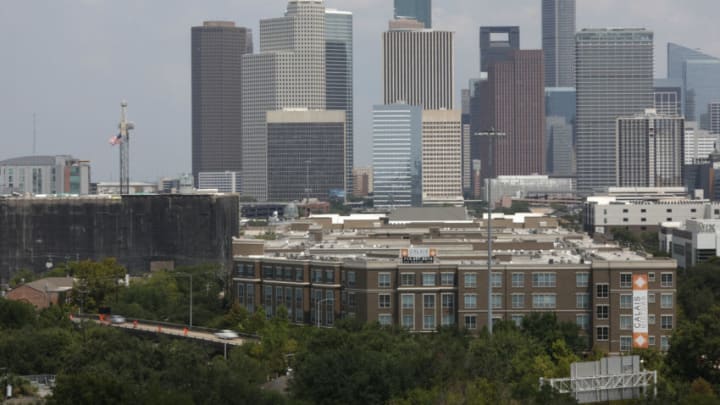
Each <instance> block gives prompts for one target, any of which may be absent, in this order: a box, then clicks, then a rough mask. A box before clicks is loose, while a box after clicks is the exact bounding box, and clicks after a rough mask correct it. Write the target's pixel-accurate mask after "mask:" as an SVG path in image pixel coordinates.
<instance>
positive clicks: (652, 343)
mask: <svg viewBox="0 0 720 405" xmlns="http://www.w3.org/2000/svg"><path fill="white" fill-rule="evenodd" d="M648 345H649V346H655V336H653V335H650V336H648Z"/></svg>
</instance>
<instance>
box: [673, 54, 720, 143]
mask: <svg viewBox="0 0 720 405" xmlns="http://www.w3.org/2000/svg"><path fill="white" fill-rule="evenodd" d="M667 53H668V56H667V63H668V66H667V69H668V78H669V79H675V80H680V81H682V85H683V94H682V97H683V98H682V101H683V105H684V107H685V108H684V114H685V119H687V120H688V121H696V122H698V123H699V124H700V126H701V127H702V128H703V129H707V128H708V125H709V123H708V119H707V116H706V115H705V113H706V112H707V106H708V104H709V103H711V102H713V101H720V59H718V58H716V57H714V56H711V55H708V54H706V53H703V52H701V51H698V50H695V49H690V48H687V47H684V46H682V45H678V44H674V43H668V45H667Z"/></svg>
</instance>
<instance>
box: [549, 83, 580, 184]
mask: <svg viewBox="0 0 720 405" xmlns="http://www.w3.org/2000/svg"><path fill="white" fill-rule="evenodd" d="M575 108H576V106H575V89H574V88H572V87H552V88H545V138H546V163H545V164H546V170H547V173H549V174H552V175H553V176H562V177H568V176H574V175H575Z"/></svg>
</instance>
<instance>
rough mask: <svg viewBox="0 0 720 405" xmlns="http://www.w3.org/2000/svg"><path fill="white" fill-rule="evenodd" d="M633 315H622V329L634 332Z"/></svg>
mask: <svg viewBox="0 0 720 405" xmlns="http://www.w3.org/2000/svg"><path fill="white" fill-rule="evenodd" d="M632 326H633V324H632V315H620V329H622V330H632Z"/></svg>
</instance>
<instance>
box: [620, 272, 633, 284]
mask: <svg viewBox="0 0 720 405" xmlns="http://www.w3.org/2000/svg"><path fill="white" fill-rule="evenodd" d="M620 288H632V273H620Z"/></svg>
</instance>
